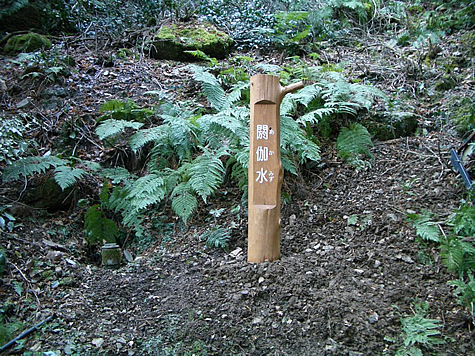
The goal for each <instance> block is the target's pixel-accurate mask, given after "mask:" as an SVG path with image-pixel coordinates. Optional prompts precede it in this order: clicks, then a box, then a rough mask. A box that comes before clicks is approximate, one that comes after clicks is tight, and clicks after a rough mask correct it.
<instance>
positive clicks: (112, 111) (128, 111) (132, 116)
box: [97, 99, 153, 122]
mask: <svg viewBox="0 0 475 356" xmlns="http://www.w3.org/2000/svg"><path fill="white" fill-rule="evenodd" d="M99 112H101V113H104V114H103V115H101V116H100V117H99V118H98V119H97V121H98V122H101V121H104V120H106V119H113V120H127V121H130V120H136V121H144V120H145V119H146V118H147V117H149V116H150V115H152V114H153V111H152V110H151V109H147V108H141V107H140V106H138V105H137V104H136V103H134V102H133V101H132V100H130V99H128V100H126V101H121V100H116V99H113V100H109V101H106V102H105V103H103V104H102V105H101V107H100V109H99Z"/></svg>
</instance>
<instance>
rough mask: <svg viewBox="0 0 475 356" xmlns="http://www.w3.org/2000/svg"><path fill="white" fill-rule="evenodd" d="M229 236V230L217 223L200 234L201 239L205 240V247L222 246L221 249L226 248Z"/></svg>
mask: <svg viewBox="0 0 475 356" xmlns="http://www.w3.org/2000/svg"><path fill="white" fill-rule="evenodd" d="M230 238H231V231H230V230H229V229H226V228H224V227H221V226H219V225H217V226H215V227H213V228H212V229H210V230H208V231H206V232H205V233H204V234H203V235H201V240H206V247H208V248H222V249H223V250H227V249H228V241H229V239H230Z"/></svg>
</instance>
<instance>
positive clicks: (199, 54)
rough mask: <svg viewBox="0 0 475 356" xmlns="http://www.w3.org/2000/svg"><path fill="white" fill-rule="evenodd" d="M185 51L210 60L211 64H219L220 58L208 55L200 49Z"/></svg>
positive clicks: (207, 60)
mask: <svg viewBox="0 0 475 356" xmlns="http://www.w3.org/2000/svg"><path fill="white" fill-rule="evenodd" d="M184 52H185V53H189V54H191V55H192V56H193V57H196V58H198V59H201V60H203V61H206V62H208V63H209V64H210V65H211V66H217V65H218V60H217V59H216V58H212V57H210V56H208V55H207V54H206V53H204V52H203V51H200V50H199V49H197V50H194V51H184Z"/></svg>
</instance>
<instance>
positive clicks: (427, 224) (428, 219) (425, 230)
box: [407, 211, 440, 242]
mask: <svg viewBox="0 0 475 356" xmlns="http://www.w3.org/2000/svg"><path fill="white" fill-rule="evenodd" d="M407 216H408V218H409V219H410V220H411V223H412V226H414V227H415V228H416V234H417V235H418V236H420V237H421V238H422V239H423V240H426V241H433V242H440V231H439V227H438V225H437V224H436V223H435V222H433V221H432V219H433V214H432V213H431V212H429V211H424V212H423V213H422V214H415V213H414V214H408V215H407Z"/></svg>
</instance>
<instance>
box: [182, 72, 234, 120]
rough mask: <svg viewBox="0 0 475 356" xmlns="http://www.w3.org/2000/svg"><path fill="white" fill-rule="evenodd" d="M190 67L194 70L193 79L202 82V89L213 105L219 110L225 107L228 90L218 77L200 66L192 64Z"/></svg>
mask: <svg viewBox="0 0 475 356" xmlns="http://www.w3.org/2000/svg"><path fill="white" fill-rule="evenodd" d="M189 68H190V69H191V70H192V71H193V79H194V80H196V81H198V82H200V83H201V90H202V91H203V94H204V95H205V96H206V98H207V99H208V101H209V103H210V104H211V106H213V107H214V108H215V109H217V110H218V111H219V110H222V109H225V105H226V92H225V91H224V89H223V88H222V87H221V85H220V84H219V82H218V80H217V79H216V77H215V76H214V75H213V74H211V73H209V72H207V71H205V70H204V69H203V68H202V67H200V66H196V65H190V66H189Z"/></svg>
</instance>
